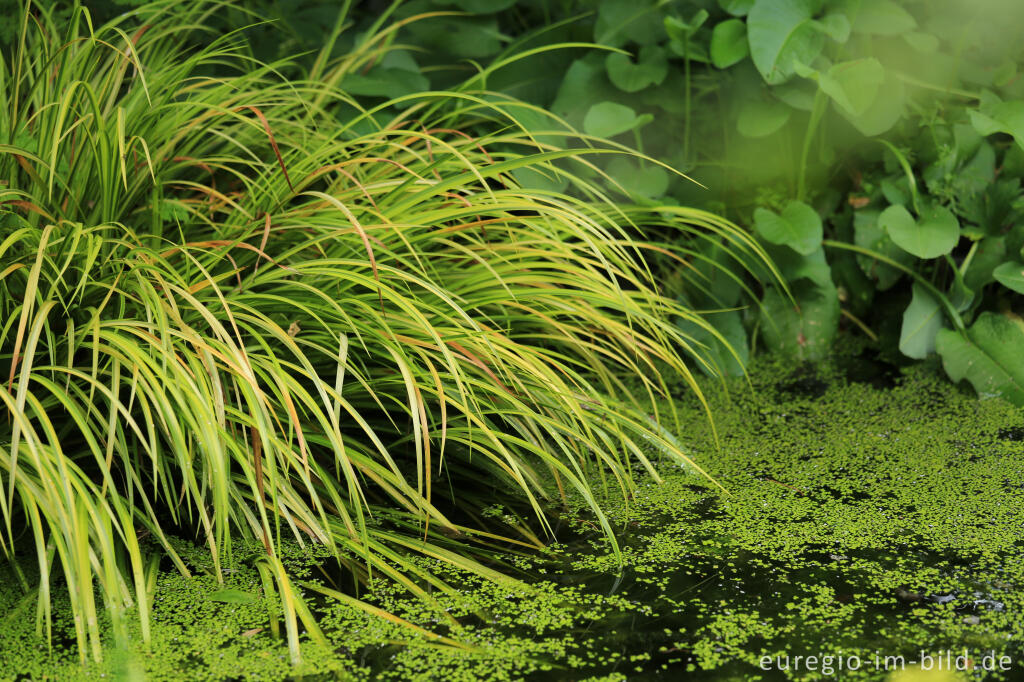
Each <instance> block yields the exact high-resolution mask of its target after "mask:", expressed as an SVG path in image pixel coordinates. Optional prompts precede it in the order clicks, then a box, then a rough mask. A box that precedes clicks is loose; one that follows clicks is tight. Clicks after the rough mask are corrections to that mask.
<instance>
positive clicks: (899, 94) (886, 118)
mask: <svg viewBox="0 0 1024 682" xmlns="http://www.w3.org/2000/svg"><path fill="white" fill-rule="evenodd" d="M905 99H906V88H905V87H904V85H903V81H901V80H900V79H898V78H896V77H895V76H893V75H892V74H891V73H889V72H886V73H885V80H884V81H883V82H882V84H881V85H880V86H879V88H878V92H877V94H876V95H875V97H874V100H873V101H872V102H871V104H870V106H868V107H867V109H866V110H865V111H864V112H862V113H861V114H860V115H857V116H854V115H852V114H850V113H849V112H847V111H846V110H845V109H839V113H840V114H842V115H843V118H845V119H846V120H848V121H849V122H850V123H852V124H853V127H854V128H856V129H857V130H859V131H860V133H861V134H862V135H866V136H868V137H873V136H875V135H881V134H882V133H884V132H886V131H888V130H889V129H890V128H892V127H893V126H894V125H896V123H897V122H899V120H900V119H901V118H903V109H904V101H905Z"/></svg>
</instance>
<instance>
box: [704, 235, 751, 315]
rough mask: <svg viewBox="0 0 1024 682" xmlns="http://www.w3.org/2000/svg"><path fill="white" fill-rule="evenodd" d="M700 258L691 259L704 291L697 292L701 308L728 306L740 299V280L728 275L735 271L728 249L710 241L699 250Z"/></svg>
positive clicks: (741, 291) (733, 261)
mask: <svg viewBox="0 0 1024 682" xmlns="http://www.w3.org/2000/svg"><path fill="white" fill-rule="evenodd" d="M700 253H701V255H702V256H703V257H702V258H697V257H695V258H694V259H693V269H694V271H695V272H696V273H697V274H698V275H699V276H700V277H699V279H698V280H697V281H699V282H700V284H701V286H702V287H704V289H705V290H706V291H703V292H698V293H697V294H696V295H697V296H699V298H700V300H699V303H700V304H701V307H702V308H728V307H730V306H734V305H736V304H737V303H739V301H740V296H741V295H742V293H743V288H742V286H741V285H740V282H741V281H742V280H739V281H737V279H735V278H733V277H730V276H729V275H730V273H733V274H734V273H735V268H736V261H735V260H733V258H732V257H731V254H730V252H729V250H728V249H727V248H725V247H723V246H722V245H721V244H719V243H717V242H712V243H711V244H710V245H707V246H705V248H704V249H702V250H701V252H700Z"/></svg>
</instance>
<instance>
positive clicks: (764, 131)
mask: <svg viewBox="0 0 1024 682" xmlns="http://www.w3.org/2000/svg"><path fill="white" fill-rule="evenodd" d="M792 115H793V110H792V109H790V108H789V107H787V106H786V105H785V104H783V103H782V102H776V101H774V100H765V99H756V100H749V101H747V102H744V103H743V104H741V105H740V113H739V117H738V118H737V119H736V130H738V131H739V133H740V135H743V136H744V137H751V138H758V137H767V136H768V135H771V134H772V133H774V132H776V131H777V130H778V129H779V128H781V127H782V126H784V125H786V121H788V120H789V117H790V116H792Z"/></svg>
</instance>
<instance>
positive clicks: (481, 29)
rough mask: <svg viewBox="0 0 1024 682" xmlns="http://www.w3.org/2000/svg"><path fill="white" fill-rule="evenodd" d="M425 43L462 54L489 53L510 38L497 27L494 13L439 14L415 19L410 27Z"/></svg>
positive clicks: (471, 55)
mask: <svg viewBox="0 0 1024 682" xmlns="http://www.w3.org/2000/svg"><path fill="white" fill-rule="evenodd" d="M406 30H408V31H409V32H410V33H412V34H413V35H414V36H416V41H417V42H418V43H420V44H421V45H422V46H423V47H426V48H428V49H430V50H436V51H438V52H439V53H441V54H450V55H452V56H454V57H459V58H470V59H475V58H480V57H490V56H492V55H495V54H498V52H500V51H501V47H502V44H503V43H505V42H507V40H508V38H507V37H506V36H504V35H502V33H501V32H500V31H499V30H498V20H497V19H496V18H495V17H483V16H479V17H477V16H440V17H433V18H431V19H430V21H414V22H411V23H409V24H408V27H407V29H406Z"/></svg>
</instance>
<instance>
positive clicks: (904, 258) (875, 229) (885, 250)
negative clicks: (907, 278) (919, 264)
mask: <svg viewBox="0 0 1024 682" xmlns="http://www.w3.org/2000/svg"><path fill="white" fill-rule="evenodd" d="M879 217H880V214H879V213H878V211H857V212H856V213H855V214H854V216H853V240H854V243H855V244H856V245H857V246H859V247H861V248H865V249H869V250H871V251H874V252H875V253H877V254H879V255H882V256H885V257H886V258H888V259H890V260H894V261H896V262H897V263H899V264H900V265H904V266H907V267H910V266H912V265H913V263H914V257H913V256H911V255H910V254H909V253H907V252H906V251H904V250H903V249H901V248H900V247H898V246H896V244H895V242H893V240H892V239H890V238H889V235H888V234H887V233H886V231H885V230H884V229H883V228H882V227H881V225H880V224H879ZM856 258H857V263H858V265H860V267H861V270H863V271H864V274H865V275H867V276H868V278H870V279H872V280H874V281H875V283H876V286H877V288H878V290H879V291H885V290H887V289H889V288H890V287H892V286H893V285H894V284H895V283H896V282H897V281H899V279H900V277H902V276H903V273H902V272H901V271H900V270H898V269H897V268H894V267H892V266H891V265H886V264H885V263H882V262H880V261H878V260H876V259H874V258H871V257H869V256H863V255H860V254H858V255H857V257H856Z"/></svg>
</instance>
